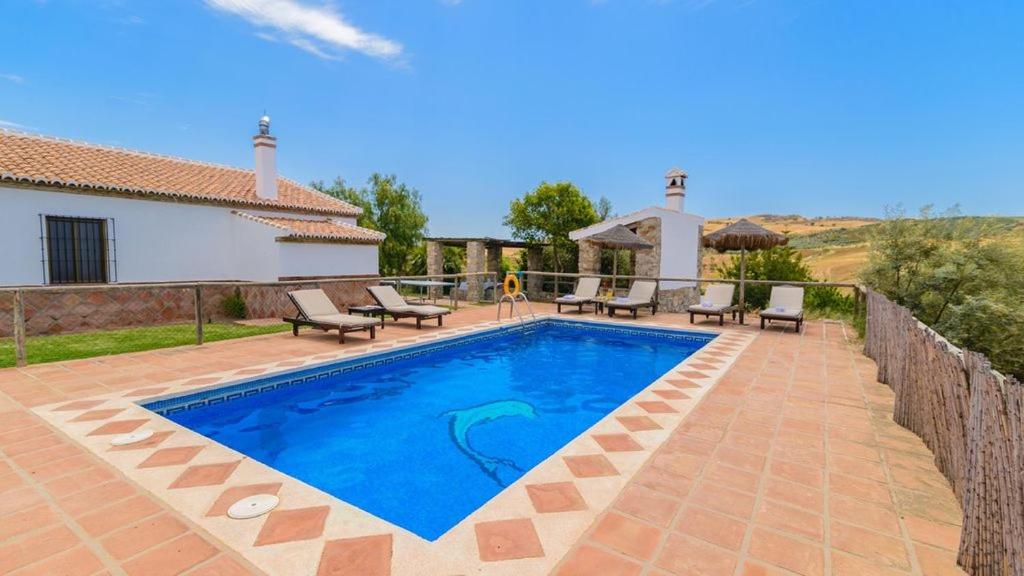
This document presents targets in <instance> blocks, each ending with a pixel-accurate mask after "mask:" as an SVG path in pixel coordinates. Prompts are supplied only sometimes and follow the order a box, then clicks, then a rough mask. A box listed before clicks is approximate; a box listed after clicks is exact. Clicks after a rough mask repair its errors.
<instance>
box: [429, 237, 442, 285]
mask: <svg viewBox="0 0 1024 576" xmlns="http://www.w3.org/2000/svg"><path fill="white" fill-rule="evenodd" d="M435 274H437V275H439V274H444V247H443V246H442V245H441V243H440V242H434V241H432V240H431V241H427V275H428V276H434V275H435ZM431 280H434V278H431ZM438 280H440V278H438ZM429 293H430V298H431V299H435V300H436V299H437V297H438V296H439V295H440V293H441V289H440V288H431V289H430V290H429Z"/></svg>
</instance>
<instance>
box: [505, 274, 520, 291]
mask: <svg viewBox="0 0 1024 576" xmlns="http://www.w3.org/2000/svg"><path fill="white" fill-rule="evenodd" d="M504 288H505V295H506V296H515V295H517V294H519V277H518V276H516V275H515V274H509V275H507V276H505V286H504Z"/></svg>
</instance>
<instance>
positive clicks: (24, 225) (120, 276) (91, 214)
mask: <svg viewBox="0 0 1024 576" xmlns="http://www.w3.org/2000/svg"><path fill="white" fill-rule="evenodd" d="M40 214H43V215H49V216H73V217H83V218H113V219H114V226H113V235H114V238H115V240H116V243H117V254H116V260H117V281H118V282H120V283H127V282H177V281H189V280H257V281H272V280H277V279H278V278H279V277H281V276H315V275H320V274H329V275H341V274H376V273H377V259H376V258H377V248H376V246H362V245H341V244H304V245H302V246H305V247H307V248H308V247H316V248H311V249H307V250H297V251H296V250H293V249H291V248H289V246H290V244H289V243H283V242H276V241H275V238H276V237H278V236H282V235H284V234H285V232H284V231H283V230H279V229H277V228H272V227H270V226H266V225H264V224H259V223H257V222H253V221H251V220H247V219H245V218H241V217H239V216H237V215H235V214H232V213H231V209H230V208H226V207H220V206H210V205H201V204H184V203H180V204H179V203H175V202H163V201H152V200H140V199H134V198H117V197H110V196H95V195H88V194H72V193H64V192H53V191H49V190H37V189H27V188H18V187H5V186H0V285H33V284H42V283H43V263H42V253H41V242H40V238H39V237H40V228H39V222H40V218H39V216H40ZM268 215H269V214H268ZM276 215H278V216H281V215H287V216H290V217H297V216H295V215H293V214H282V213H278V214H276ZM109 233H110V230H108V234H109ZM108 249H109V247H108ZM285 252H287V253H288V254H287V256H286V255H284V253H285ZM282 266H286V267H287V269H286V270H284V269H282V268H281V267H282ZM111 268H112V267H111ZM110 274H111V279H113V271H112V270H111V273H110Z"/></svg>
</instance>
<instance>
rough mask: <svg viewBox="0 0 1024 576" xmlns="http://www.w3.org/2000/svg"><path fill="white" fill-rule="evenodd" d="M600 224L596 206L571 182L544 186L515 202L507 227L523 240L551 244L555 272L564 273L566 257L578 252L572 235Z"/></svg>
mask: <svg viewBox="0 0 1024 576" xmlns="http://www.w3.org/2000/svg"><path fill="white" fill-rule="evenodd" d="M597 221H598V215H597V212H596V211H595V210H594V205H593V204H592V203H591V202H590V199H589V198H587V197H586V196H584V195H583V193H582V192H580V190H579V188H577V187H576V186H575V185H573V184H572V183H571V182H555V183H553V184H552V183H548V182H541V184H540V185H539V186H537V188H535V189H534V190H533V191H532V192H528V193H527V194H526V195H525V196H523V197H522V198H519V199H516V200H513V201H512V204H511V205H510V206H509V211H508V214H507V215H506V216H505V220H504V224H505V225H506V226H509V227H510V228H512V235H513V236H514V237H515V238H517V239H519V240H522V241H525V242H537V243H542V242H546V243H549V244H550V245H551V256H552V261H553V264H554V270H555V272H561V271H562V270H563V269H564V263H563V259H564V258H565V256H566V255H573V254H575V250H576V245H575V243H573V242H572V241H571V240H569V232H571V231H573V230H576V229H578V228H583V227H585V226H590V225H591V224H593V223H595V222H597Z"/></svg>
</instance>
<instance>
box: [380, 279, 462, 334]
mask: <svg viewBox="0 0 1024 576" xmlns="http://www.w3.org/2000/svg"><path fill="white" fill-rule="evenodd" d="M366 290H367V291H368V292H369V293H370V296H373V299H374V300H376V301H377V304H379V305H380V307H381V308H383V309H384V311H385V312H387V313H388V314H389V315H390V316H391V318H393V319H394V320H398V319H399V318H415V319H416V328H417V329H419V328H420V327H421V326H422V323H423V320H427V319H430V318H437V325H438V326H441V318H442V317H443V316H444V315H445V314H451V310H449V309H447V308H442V307H440V306H429V305H416V306H414V305H412V304H409V303H408V302H406V301H405V299H404V298H402V295H401V294H399V293H398V292H396V291H395V289H394V288H392V287H391V286H368V287H367V288H366Z"/></svg>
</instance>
